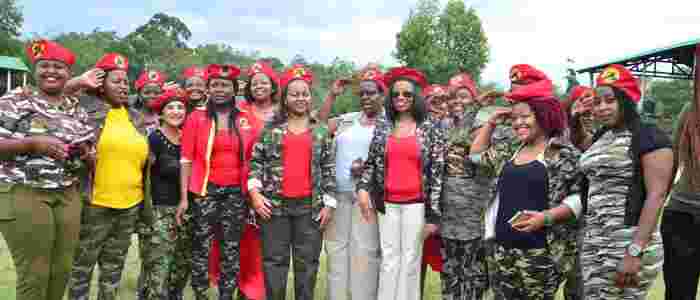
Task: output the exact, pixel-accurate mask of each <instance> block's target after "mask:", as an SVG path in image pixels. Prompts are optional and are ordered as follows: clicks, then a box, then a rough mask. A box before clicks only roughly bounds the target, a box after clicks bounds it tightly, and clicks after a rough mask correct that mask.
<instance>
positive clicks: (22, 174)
mask: <svg viewBox="0 0 700 300" xmlns="http://www.w3.org/2000/svg"><path fill="white" fill-rule="evenodd" d="M27 56H28V58H29V60H30V61H31V62H32V63H33V64H34V70H35V71H34V78H35V80H36V83H37V87H38V91H36V92H34V91H31V92H27V93H24V94H18V95H13V94H8V95H6V96H3V97H2V98H0V154H1V155H2V158H1V159H0V232H2V236H3V237H4V239H5V242H6V243H7V246H8V248H9V250H10V254H11V256H12V260H13V261H14V266H15V270H16V272H17V285H16V297H17V299H28V300H60V299H62V298H63V293H64V292H65V288H66V283H67V282H68V278H69V274H70V271H71V262H72V259H73V254H74V253H75V248H76V246H77V245H78V232H79V231H80V209H81V200H80V192H79V189H78V185H79V177H78V173H77V172H76V171H78V169H79V168H78V167H81V166H84V165H85V164H83V163H82V162H81V158H83V159H86V158H87V156H88V154H89V153H90V152H91V151H90V150H91V149H90V147H89V146H88V144H87V143H80V141H82V140H84V139H86V138H87V139H89V138H91V135H92V128H91V127H90V126H88V116H87V113H86V112H85V110H84V109H83V108H82V107H80V106H79V105H78V99H76V98H72V97H68V96H66V95H65V94H64V92H65V90H64V88H65V85H66V82H67V81H68V80H69V79H70V76H71V66H72V65H73V64H74V63H75V56H74V55H73V53H71V52H70V51H69V50H68V49H66V48H64V47H63V46H61V45H59V44H57V43H54V42H51V41H47V40H38V41H34V42H32V43H31V44H30V45H29V47H28V48H27Z"/></svg>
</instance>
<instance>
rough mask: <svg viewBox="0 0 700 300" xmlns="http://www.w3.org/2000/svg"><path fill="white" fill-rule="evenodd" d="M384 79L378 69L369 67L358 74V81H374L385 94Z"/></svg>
mask: <svg viewBox="0 0 700 300" xmlns="http://www.w3.org/2000/svg"><path fill="white" fill-rule="evenodd" d="M385 80H386V78H385V77H384V73H382V71H381V70H379V68H376V67H375V66H371V67H369V68H367V69H365V70H364V71H363V72H362V74H360V81H374V82H375V83H376V84H377V85H378V86H379V88H381V89H382V91H384V92H385V93H386V83H385Z"/></svg>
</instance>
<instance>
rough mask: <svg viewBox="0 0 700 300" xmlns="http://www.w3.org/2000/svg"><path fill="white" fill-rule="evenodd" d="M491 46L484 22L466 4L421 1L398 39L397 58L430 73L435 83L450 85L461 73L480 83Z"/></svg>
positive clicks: (457, 1) (454, 1) (452, 0)
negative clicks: (448, 83)
mask: <svg viewBox="0 0 700 300" xmlns="http://www.w3.org/2000/svg"><path fill="white" fill-rule="evenodd" d="M488 56H489V46H488V42H487V38H486V34H485V32H484V30H483V27H482V25H481V19H480V18H479V16H478V15H477V13H476V10H474V9H473V8H469V9H467V8H466V6H465V5H464V2H463V1H459V0H449V1H448V2H447V5H446V6H445V7H444V9H442V11H440V7H439V1H438V0H419V1H418V3H417V4H416V8H415V9H414V10H412V11H411V13H410V15H409V18H408V20H407V21H406V23H404V24H403V27H402V28H401V32H400V33H399V34H398V35H397V42H396V51H395V52H394V57H396V58H397V59H398V60H399V61H401V62H402V63H404V64H405V65H407V66H409V67H414V68H417V69H420V70H422V71H423V72H425V73H426V75H427V76H428V78H429V79H430V80H431V81H433V82H447V81H448V80H449V78H450V76H452V75H454V74H455V73H457V72H467V73H469V74H470V75H471V76H472V77H473V78H474V79H475V80H476V81H478V80H479V76H480V75H481V71H482V70H483V69H484V67H485V66H486V62H488Z"/></svg>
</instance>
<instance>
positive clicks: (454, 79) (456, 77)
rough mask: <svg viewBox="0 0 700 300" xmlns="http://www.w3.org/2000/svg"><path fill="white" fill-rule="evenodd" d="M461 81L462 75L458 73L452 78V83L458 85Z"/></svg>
mask: <svg viewBox="0 0 700 300" xmlns="http://www.w3.org/2000/svg"><path fill="white" fill-rule="evenodd" d="M460 83H462V75H457V76H455V77H452V79H450V84H452V85H458V84H460Z"/></svg>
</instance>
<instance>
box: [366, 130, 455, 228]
mask: <svg viewBox="0 0 700 300" xmlns="http://www.w3.org/2000/svg"><path fill="white" fill-rule="evenodd" d="M393 130H394V124H392V123H391V122H389V121H388V120H387V121H382V122H378V123H377V127H376V128H375V129H374V137H372V143H371V144H370V147H369V155H368V157H367V161H366V162H365V166H364V172H363V173H362V177H361V178H360V182H359V183H358V185H357V190H358V191H359V190H364V191H367V192H369V193H370V194H371V195H372V201H373V202H374V205H375V208H376V209H377V211H379V212H382V213H383V212H384V200H385V193H384V191H385V189H386V187H385V185H384V179H385V177H386V172H387V170H386V165H385V162H386V145H387V142H388V138H389V135H390V134H391V133H392V132H393ZM416 136H417V138H418V147H419V148H420V158H421V168H422V173H423V176H422V178H421V184H422V187H421V190H422V191H423V200H424V201H425V204H426V209H425V214H426V215H425V217H426V222H428V223H430V224H440V196H441V193H442V180H443V174H444V171H445V144H446V142H445V141H446V138H445V132H444V130H442V129H439V128H437V127H436V126H435V124H434V123H433V122H431V121H429V120H426V121H425V122H423V123H422V124H420V126H418V128H417V129H416Z"/></svg>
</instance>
